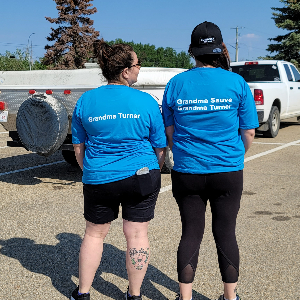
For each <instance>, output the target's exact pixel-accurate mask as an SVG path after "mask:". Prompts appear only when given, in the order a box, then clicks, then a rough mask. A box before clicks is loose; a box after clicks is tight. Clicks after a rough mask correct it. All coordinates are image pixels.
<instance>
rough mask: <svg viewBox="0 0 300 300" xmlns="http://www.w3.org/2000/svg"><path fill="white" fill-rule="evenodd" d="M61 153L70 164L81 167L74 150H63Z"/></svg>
mask: <svg viewBox="0 0 300 300" xmlns="http://www.w3.org/2000/svg"><path fill="white" fill-rule="evenodd" d="M61 154H62V156H63V158H64V160H65V161H66V162H67V163H68V164H70V165H71V166H74V167H79V165H78V162H77V159H76V156H75V152H74V151H70V150H62V151H61Z"/></svg>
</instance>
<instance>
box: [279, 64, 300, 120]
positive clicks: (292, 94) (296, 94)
mask: <svg viewBox="0 0 300 300" xmlns="http://www.w3.org/2000/svg"><path fill="white" fill-rule="evenodd" d="M283 66H284V69H285V72H286V75H287V79H288V82H287V87H288V91H289V101H288V108H287V113H288V114H293V113H296V112H297V111H300V82H298V80H299V79H300V74H299V73H298V72H297V70H296V69H295V70H294V71H296V72H297V73H294V72H293V73H292V71H293V69H291V68H290V67H293V66H292V65H289V64H284V65H283ZM291 70H292V71H291ZM295 75H298V76H297V77H295Z"/></svg>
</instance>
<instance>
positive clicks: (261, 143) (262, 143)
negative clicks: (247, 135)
mask: <svg viewBox="0 0 300 300" xmlns="http://www.w3.org/2000/svg"><path fill="white" fill-rule="evenodd" d="M252 144H260V145H284V144H285V143H264V142H253V143H252Z"/></svg>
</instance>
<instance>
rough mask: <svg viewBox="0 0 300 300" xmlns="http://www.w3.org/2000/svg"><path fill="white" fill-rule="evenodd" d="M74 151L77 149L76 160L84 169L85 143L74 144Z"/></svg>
mask: <svg viewBox="0 0 300 300" xmlns="http://www.w3.org/2000/svg"><path fill="white" fill-rule="evenodd" d="M73 147H74V151H75V156H76V160H77V162H78V164H79V166H80V168H81V170H82V169H83V158H84V150H85V145H84V143H81V144H73Z"/></svg>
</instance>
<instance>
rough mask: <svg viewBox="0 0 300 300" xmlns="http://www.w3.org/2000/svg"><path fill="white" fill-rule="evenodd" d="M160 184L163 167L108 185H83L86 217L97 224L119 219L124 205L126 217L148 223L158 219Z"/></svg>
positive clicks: (123, 213)
mask: <svg viewBox="0 0 300 300" xmlns="http://www.w3.org/2000/svg"><path fill="white" fill-rule="evenodd" d="M160 186H161V175H160V170H151V171H150V172H149V173H148V175H145V176H144V175H142V177H139V176H138V175H133V176H131V177H129V178H125V179H122V180H119V181H115V182H110V183H105V184H97V185H94V184H83V195H84V217H85V219H86V220H87V221H89V222H91V223H94V224H105V223H109V222H111V221H113V220H115V219H117V218H118V214H119V206H120V204H121V205H122V217H123V219H125V220H128V221H132V222H148V221H150V220H151V219H153V218H154V208H155V204H156V200H157V197H158V194H159V190H160ZM145 193H146V195H145Z"/></svg>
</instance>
